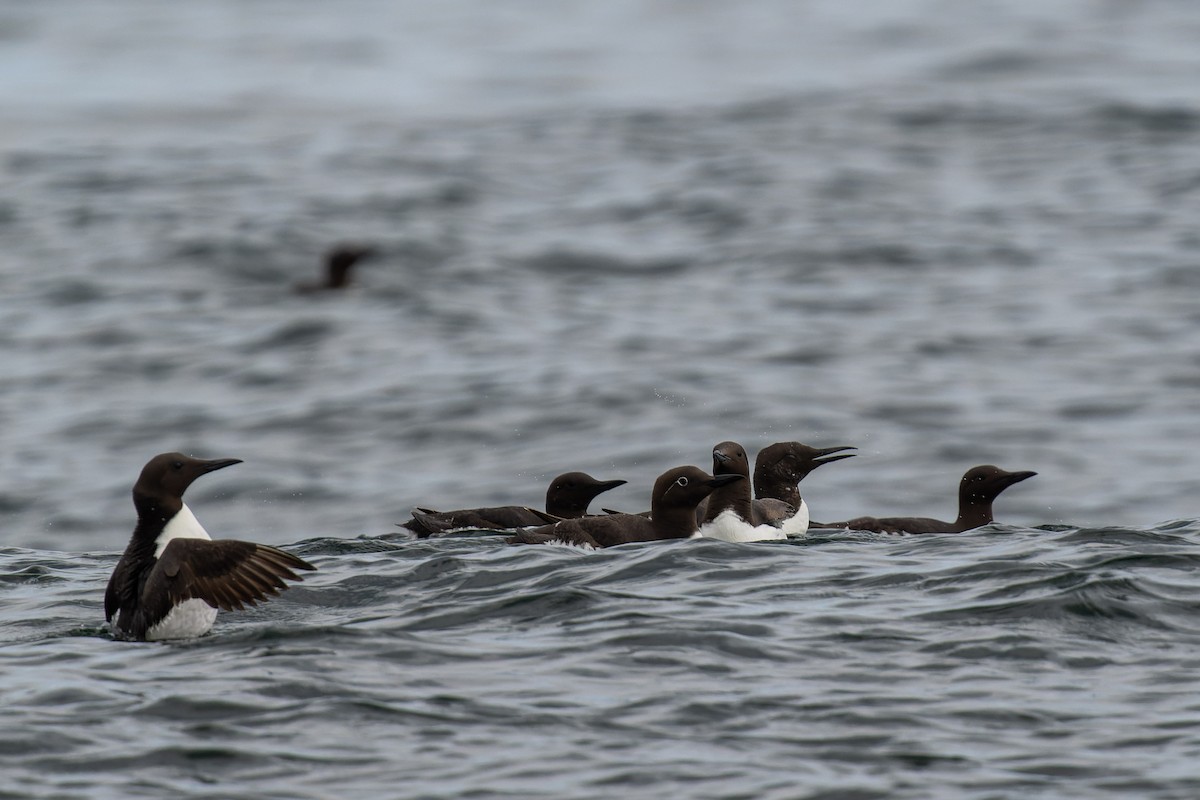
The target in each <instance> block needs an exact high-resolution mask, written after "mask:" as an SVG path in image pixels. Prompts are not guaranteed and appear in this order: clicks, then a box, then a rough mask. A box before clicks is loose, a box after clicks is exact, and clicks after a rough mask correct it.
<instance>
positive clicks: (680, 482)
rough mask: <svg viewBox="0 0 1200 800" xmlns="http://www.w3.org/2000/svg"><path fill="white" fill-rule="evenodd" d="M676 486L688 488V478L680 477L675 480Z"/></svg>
mask: <svg viewBox="0 0 1200 800" xmlns="http://www.w3.org/2000/svg"><path fill="white" fill-rule="evenodd" d="M675 485H676V486H687V485H688V479H687V476H686V475H680V476H679V477H678V478H676V479H675Z"/></svg>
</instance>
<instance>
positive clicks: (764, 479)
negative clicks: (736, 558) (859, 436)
mask: <svg viewBox="0 0 1200 800" xmlns="http://www.w3.org/2000/svg"><path fill="white" fill-rule="evenodd" d="M855 449H857V448H854V447H824V448H817V447H809V446H808V445H806V444H802V443H800V442H776V443H775V444H772V445H768V446H766V447H764V448H763V449H762V450H759V451H758V456H757V457H756V458H755V459H754V498H755V500H754V512H755V517H756V520H757V521H758V522H759V523H760V524H761V523H763V522H766V523H768V524H771V525H777V526H779V527H781V528H783V529H784V530H785V531H786V532H787V533H789V534H795V535H799V534H802V533H804V532H806V531H807V530H808V526H809V512H808V503H806V502H805V501H804V498H803V497H801V496H800V487H799V484H800V482H801V481H803V480H804V479H805V478H807V477H808V475H809V473H811V472H812V471H813V470H814V469H816V468H817V467H819V466H821V465H822V464H831V463H833V462H834V461H841V460H842V459H843V458H853V457H854V456H855V454H854V453H847V452H845V451H847V450H855ZM835 453H840V454H841V455H835Z"/></svg>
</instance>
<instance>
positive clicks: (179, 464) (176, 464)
mask: <svg viewBox="0 0 1200 800" xmlns="http://www.w3.org/2000/svg"><path fill="white" fill-rule="evenodd" d="M171 467H172V468H173V469H183V462H182V461H172V462H171Z"/></svg>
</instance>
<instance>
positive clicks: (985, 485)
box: [958, 464, 1037, 505]
mask: <svg viewBox="0 0 1200 800" xmlns="http://www.w3.org/2000/svg"><path fill="white" fill-rule="evenodd" d="M1034 475H1037V473H1036V472H1028V471H1025V472H1008V471H1006V470H1002V469H1000V468H999V467H995V466H992V465H991V464H983V465H981V466H978V467H971V468H970V469H969V470H967V472H966V474H965V475H963V477H962V481H961V482H960V483H959V485H958V496H959V500H960V501H961V502H962V503H965V504H970V505H983V504H989V505H990V504H991V502H992V501H993V500H995V499H996V498H997V497H999V496H1000V493H1001V492H1003V491H1004V490H1005V489H1007V488H1008V487H1009V486H1012V485H1013V484H1014V483H1020V482H1021V481H1023V480H1025V479H1027V478H1032V477H1033V476H1034Z"/></svg>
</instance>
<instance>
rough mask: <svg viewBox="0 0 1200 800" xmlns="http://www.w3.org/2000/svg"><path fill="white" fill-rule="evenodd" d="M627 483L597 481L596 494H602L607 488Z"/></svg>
mask: <svg viewBox="0 0 1200 800" xmlns="http://www.w3.org/2000/svg"><path fill="white" fill-rule="evenodd" d="M627 483H629V481H620V480H617V481H597V482H596V494H602V493H603V492H607V491H608V490H609V489H615V488H617V487H618V486H624V485H625V484H627Z"/></svg>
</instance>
